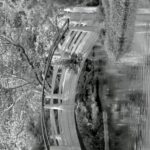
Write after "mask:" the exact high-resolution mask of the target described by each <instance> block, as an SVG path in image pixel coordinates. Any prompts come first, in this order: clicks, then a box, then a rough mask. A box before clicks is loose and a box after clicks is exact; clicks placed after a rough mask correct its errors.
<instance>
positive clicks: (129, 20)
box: [102, 0, 138, 59]
mask: <svg viewBox="0 0 150 150" xmlns="http://www.w3.org/2000/svg"><path fill="white" fill-rule="evenodd" d="M102 2H103V7H104V13H105V22H106V31H107V33H106V43H107V49H108V50H109V51H111V52H113V53H114V55H115V56H116V58H117V59H118V58H119V57H120V56H121V55H122V54H124V53H126V52H129V51H130V49H131V43H132V39H133V31H134V21H135V14H136V7H137V4H138V0H131V1H129V0H125V1H124V0H113V1H111V2H110V1H109V0H103V1H102Z"/></svg>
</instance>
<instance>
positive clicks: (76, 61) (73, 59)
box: [54, 52, 83, 73]
mask: <svg viewBox="0 0 150 150" xmlns="http://www.w3.org/2000/svg"><path fill="white" fill-rule="evenodd" d="M82 59H83V58H82V54H80V53H79V54H76V53H73V54H70V53H68V52H64V54H63V57H62V59H61V60H56V61H55V62H54V64H55V65H62V66H64V67H65V68H69V69H70V70H73V71H74V72H75V73H77V72H78V67H80V64H81V61H82Z"/></svg>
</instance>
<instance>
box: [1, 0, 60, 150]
mask: <svg viewBox="0 0 150 150" xmlns="http://www.w3.org/2000/svg"><path fill="white" fill-rule="evenodd" d="M54 12H56V14H57V10H56V8H55V7H53V6H52V5H51V3H50V2H49V1H44V0H42V1H38V0H30V1H26V0H21V1H18V0H7V1H2V2H1V5H0V14H1V15H0V16H1V18H0V25H1V26H0V78H1V79H0V103H1V104H2V105H0V112H1V113H0V119H1V123H0V133H1V134H2V138H1V139H0V140H1V141H0V143H1V144H2V145H3V147H5V148H7V149H14V150H18V149H24V148H27V149H30V148H31V147H32V143H34V142H35V139H34V138H32V137H31V136H30V135H29V134H27V130H26V126H27V125H28V122H29V120H30V118H31V117H32V118H34V119H35V120H37V119H38V117H39V115H38V114H39V113H40V110H41V103H40V101H41V89H42V82H43V73H44V66H45V60H46V58H47V55H48V52H49V49H50V46H51V45H52V42H53V39H54V35H55V33H57V32H58V30H59V27H58V26H57V25H56V24H55V20H56V18H55V17H56V15H54ZM49 91H50V86H49V85H48V84H47V86H46V92H49Z"/></svg>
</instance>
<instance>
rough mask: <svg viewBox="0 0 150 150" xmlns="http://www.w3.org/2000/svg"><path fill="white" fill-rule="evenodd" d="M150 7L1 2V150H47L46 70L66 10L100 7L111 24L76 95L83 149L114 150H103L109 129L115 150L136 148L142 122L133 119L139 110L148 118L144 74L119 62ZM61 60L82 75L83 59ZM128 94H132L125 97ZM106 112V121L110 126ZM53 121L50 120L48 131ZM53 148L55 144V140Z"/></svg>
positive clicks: (126, 2) (119, 2)
mask: <svg viewBox="0 0 150 150" xmlns="http://www.w3.org/2000/svg"><path fill="white" fill-rule="evenodd" d="M148 4H149V1H148V0H145V1H142V0H139V2H138V0H112V1H109V0H92V1H91V0H74V1H73V0H28V1H26V0H0V120H1V121H0V149H2V150H29V149H31V150H44V149H45V148H44V142H43V137H42V131H41V124H40V116H41V94H42V87H43V80H44V78H45V76H44V73H45V72H44V71H45V70H44V68H45V64H46V62H47V60H48V54H49V50H50V48H51V46H52V45H53V44H54V41H55V39H56V37H57V36H59V35H60V33H61V30H62V25H63V23H64V22H65V19H64V18H65V15H66V13H65V12H64V8H67V7H75V6H86V7H89V6H97V7H98V8H99V15H100V20H99V22H104V23H105V28H104V29H103V30H101V33H100V34H99V36H100V46H98V47H94V48H95V49H96V48H97V49H98V50H99V51H102V53H101V54H100V55H101V58H100V59H99V60H98V61H93V60H91V58H93V56H92V55H93V54H92V52H91V53H90V55H89V57H88V58H87V60H86V61H85V64H84V67H83V70H82V72H81V76H80V78H79V81H78V87H77V91H76V106H77V109H76V111H77V121H78V126H79V131H80V133H81V137H82V138H83V142H84V144H85V145H86V148H87V150H98V149H100V150H103V149H105V150H108V149H106V146H105V144H106V143H105V144H104V142H105V139H106V138H105V137H104V136H105V135H104V134H105V133H104V128H105V127H106V126H105V125H106V124H107V125H108V126H107V127H106V128H105V129H107V130H108V132H109V133H108V134H109V139H108V143H107V144H108V145H109V147H110V148H109V149H110V150H128V149H129V150H130V149H131V148H133V147H134V146H135V145H134V144H133V143H136V142H137V143H138V142H139V141H140V142H141V141H142V140H143V139H141V137H140V138H139V135H138V134H139V133H137V132H138V131H139V128H138V127H137V126H136V127H135V124H136V123H137V122H136V121H137V120H138V119H139V118H137V120H136V119H135V120H134V122H133V121H132V119H131V117H130V115H131V114H132V115H133V116H132V117H133V118H135V117H136V112H137V113H138V112H139V110H140V117H141V116H142V117H141V118H142V119H143V120H144V118H145V114H146V112H145V110H144V108H145V107H146V106H145V105H146V94H145V93H144V92H143V91H142V89H141V88H140V87H139V84H138V83H137V79H139V80H138V81H140V82H143V81H141V80H142V79H141V78H142V77H141V76H142V75H141V74H140V71H139V70H142V69H143V68H142V66H138V65H137V66H131V65H120V66H119V65H117V64H115V63H114V62H115V61H116V60H119V59H121V58H122V56H123V55H124V54H126V53H128V52H130V51H131V49H132V43H133V38H134V27H135V25H134V23H135V20H136V9H137V8H138V7H146V6H147V7H148ZM64 40H65V37H64ZM94 48H93V49H94ZM58 49H59V47H58ZM104 49H105V50H106V51H105V52H104ZM93 51H94V50H93ZM112 54H113V57H112ZM63 56H64V60H56V61H55V63H54V64H55V65H62V66H63V67H65V68H69V69H70V70H71V71H73V72H74V73H78V67H80V63H81V61H82V60H83V56H82V55H81V54H80V53H79V54H78V55H77V54H75V53H73V54H70V53H67V52H66V53H64V54H63ZM68 57H69V59H66V58H68ZM94 57H95V56H94ZM109 59H110V60H109ZM112 62H113V63H114V64H113V63H112ZM118 66H119V67H118ZM92 67H93V68H92ZM144 69H145V68H144ZM144 69H143V70H142V71H143V72H146V69H145V70H144ZM52 71H53V67H52V66H51V69H50V71H49V74H48V75H47V78H46V83H45V93H46V96H47V97H48V96H49V93H50V91H51V84H50V83H51V81H52V77H51V74H52V73H51V72H52ZM147 78H148V77H147ZM58 80H59V79H58ZM135 80H136V81H135ZM143 80H144V82H145V80H146V79H143ZM131 84H132V87H131V86H129V85H131ZM133 85H134V86H133ZM127 88H132V89H134V90H133V91H132V92H131V91H128V92H122V91H123V90H124V91H127ZM120 91H121V92H120ZM124 93H125V94H124ZM118 95H119V96H118ZM116 97H117V98H118V99H119V100H121V101H119V102H118V101H117V100H116ZM93 99H94V100H93ZM122 110H124V111H122ZM103 112H106V113H107V115H108V119H107V121H105V122H103V121H104V120H103V119H104V118H103V117H104V115H103ZM49 115H50V114H49V113H46V122H45V124H46V126H48V127H50V120H49ZM116 116H119V117H117V118H115V117H116ZM141 122H142V121H141ZM143 122H144V121H143ZM143 122H142V123H143ZM133 123H134V125H131V124H133ZM137 124H138V123H137ZM50 132H51V130H50V131H49V133H48V134H51V133H50ZM125 132H126V133H125ZM139 132H142V131H141V130H140V131H139ZM133 134H134V136H133ZM122 139H124V140H122ZM50 143H51V145H53V144H54V143H53V140H50ZM136 150H137V149H136Z"/></svg>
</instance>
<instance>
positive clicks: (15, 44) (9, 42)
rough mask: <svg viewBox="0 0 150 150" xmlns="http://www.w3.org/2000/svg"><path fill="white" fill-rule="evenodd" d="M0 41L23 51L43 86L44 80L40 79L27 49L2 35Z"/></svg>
mask: <svg viewBox="0 0 150 150" xmlns="http://www.w3.org/2000/svg"><path fill="white" fill-rule="evenodd" d="M0 39H1V40H5V41H7V42H8V43H7V44H10V45H13V46H15V47H16V48H18V49H19V50H20V51H21V53H22V54H23V55H24V56H25V59H26V61H27V62H28V64H29V65H30V66H31V68H32V70H33V71H34V74H35V77H36V79H37V81H38V82H39V84H40V85H42V80H41V79H40V78H39V76H38V73H37V71H36V68H35V67H34V65H33V62H32V61H30V59H29V57H28V55H27V53H26V51H25V48H24V47H23V46H21V45H20V44H18V43H15V42H14V41H13V40H12V39H9V38H7V37H5V36H3V35H0Z"/></svg>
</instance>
